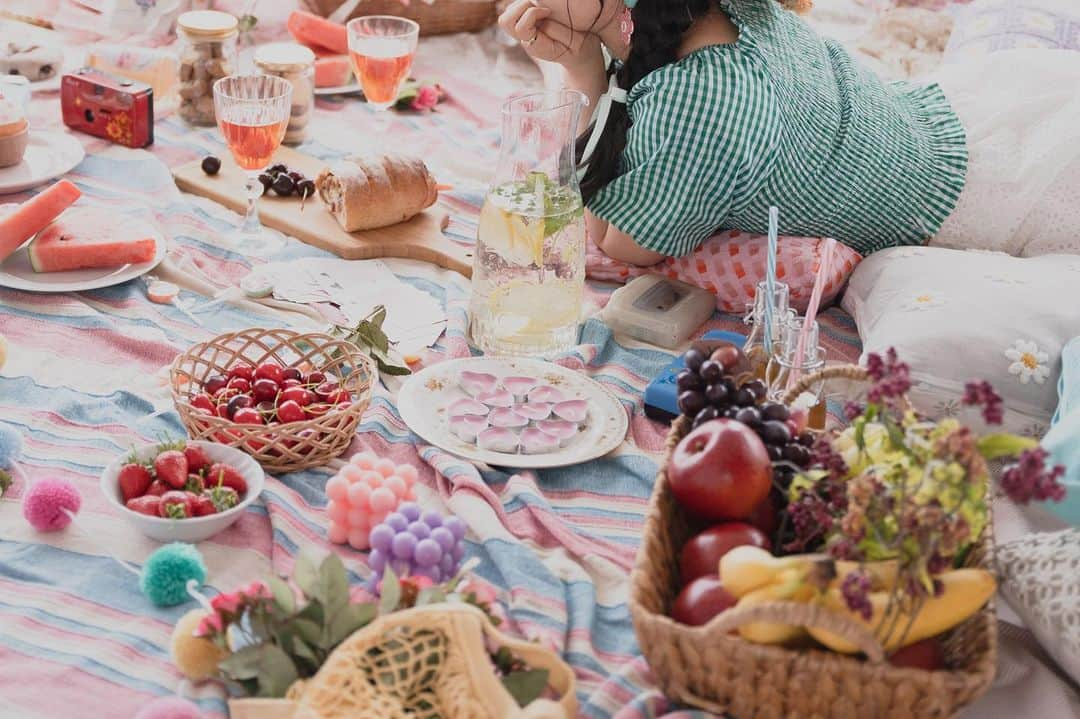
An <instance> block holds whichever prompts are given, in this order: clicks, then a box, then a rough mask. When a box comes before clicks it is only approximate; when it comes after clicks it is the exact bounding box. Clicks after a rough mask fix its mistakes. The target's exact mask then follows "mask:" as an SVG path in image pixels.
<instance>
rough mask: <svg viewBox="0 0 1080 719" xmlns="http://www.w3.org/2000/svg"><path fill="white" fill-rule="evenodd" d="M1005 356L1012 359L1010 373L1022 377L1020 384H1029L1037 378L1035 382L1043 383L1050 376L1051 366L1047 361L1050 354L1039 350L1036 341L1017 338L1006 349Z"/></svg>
mask: <svg viewBox="0 0 1080 719" xmlns="http://www.w3.org/2000/svg"><path fill="white" fill-rule="evenodd" d="M1005 358H1006V359H1008V360H1010V361H1011V362H1012V364H1010V365H1009V374H1014V375H1016V376H1017V377H1018V378H1019V379H1020V384H1027V383H1028V382H1030V381H1031V380H1035V384H1042V383H1043V382H1045V381H1046V378H1047V377H1049V376H1050V368H1049V367H1047V366H1046V363H1047V362H1049V361H1050V356H1049V355H1047V354H1046V353H1045V352H1041V351H1039V346H1038V345H1037V344H1035V343H1034V342H1028V341H1026V340H1016V342H1014V343H1013V346H1012V347H1010V348H1009V349H1007V350H1005Z"/></svg>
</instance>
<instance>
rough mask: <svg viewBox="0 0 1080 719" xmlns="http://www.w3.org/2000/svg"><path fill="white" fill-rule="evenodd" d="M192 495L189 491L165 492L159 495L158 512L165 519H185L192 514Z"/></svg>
mask: <svg viewBox="0 0 1080 719" xmlns="http://www.w3.org/2000/svg"><path fill="white" fill-rule="evenodd" d="M194 496H195V495H193V494H191V493H190V492H166V493H165V494H163V495H161V505H160V506H159V507H158V514H160V515H161V516H162V517H165V518H166V519H187V518H188V517H190V516H191V514H192V498H193V497H194Z"/></svg>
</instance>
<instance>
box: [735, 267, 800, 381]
mask: <svg viewBox="0 0 1080 719" xmlns="http://www.w3.org/2000/svg"><path fill="white" fill-rule="evenodd" d="M767 295H768V283H766V282H765V281H761V282H758V283H757V288H756V290H755V292H754V302H753V304H748V305H747V306H746V316H745V317H744V318H743V322H744V323H745V324H747V325H749V326H750V331H749V332H748V333H747V337H746V344H744V345H743V354H745V355H746V358H747V359H748V360H749V361H750V368H751V371H752V372H753V373H754V377H756V378H757V379H765V371H766V366H767V365H768V364H769V358H770V357H771V356H772V354H773V350H774V347H766V346H765V298H766V296H767ZM790 304H791V293H790V290H789V289H788V286H787V285H786V284H784V283H783V282H776V283H774V284H773V317H777V318H779V319H778V320H777V322H776V325H777V326H776V327H774V328H773V337H772V340H773V343H774V344H775V342H776V341H777V340H778V339H779V338H780V334H781V328H782V327H783V323H784V322H786V321H787V320H788V317H789V315H790V316H792V317H793V316H795V313H794V310H789V309H788V308H789V307H790Z"/></svg>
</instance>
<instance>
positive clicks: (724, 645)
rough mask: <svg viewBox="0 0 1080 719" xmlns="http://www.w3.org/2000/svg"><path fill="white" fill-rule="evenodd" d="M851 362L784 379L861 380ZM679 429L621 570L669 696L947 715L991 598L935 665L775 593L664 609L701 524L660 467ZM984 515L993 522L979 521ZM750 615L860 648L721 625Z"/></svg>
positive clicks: (806, 718) (717, 708)
mask: <svg viewBox="0 0 1080 719" xmlns="http://www.w3.org/2000/svg"><path fill="white" fill-rule="evenodd" d="M865 377H866V375H865V372H864V371H863V370H862V369H861V368H858V367H848V366H843V367H832V368H828V369H826V370H824V371H823V372H821V373H818V374H815V375H810V376H807V377H806V378H804V381H803V382H801V383H799V386H797V387H795V388H793V390H792V392H791V393H789V397H790V396H798V394H799V392H801V391H804V390H805V389H806V388H807V387H809V386H811V385H812V384H813V383H814V382H819V381H822V380H824V379H835V378H845V379H865ZM689 430H690V422H689V421H688V420H687V419H686V418H684V417H680V418H679V419H677V420H676V421H675V423H674V424H673V425H672V428H671V433H670V434H669V435H668V440H667V456H666V458H665V461H664V465H663V467H662V468H661V470H660V474H659V476H658V477H657V480H656V485H655V487H654V489H653V495H652V499H651V501H650V504H649V513H648V516H647V517H646V520H645V533H644V539H643V541H642V544H641V548H640V549H639V550H638V555H637V559H636V561H635V565H634V570H633V573H632V575H631V579H630V582H631V589H630V591H631V596H630V613H631V615H632V617H633V621H634V629H635V631H636V634H637V638H638V643H639V645H640V646H641V650H642V653H643V654H644V655H645V658H646V659H647V660H648V662H649V665H650V667H652V670H653V673H654V675H655V677H656V681H657V684H658V685H659V687H660V689H661V690H662V691H663V692H664V693H665V694H666V695H667V696H669V697H670V698H672V699H674V700H676V701H679V702H683V703H686V704H690V705H693V706H696V707H699V708H701V709H705V710H706V711H710V712H714V713H718V714H722V713H724V712H727V713H728V714H729V715H730V716H732V717H736V718H737V719H787V718H789V717H791V718H794V717H798V719H815V718H820V719H826V718H827V719H869V718H871V717H873V718H874V719H924V718H925V719H931V718H934V719H936V718H939V717H941V718H944V717H950V716H953V715H954V714H955V713H956V712H957V711H958V710H959V709H960V708H961V707H963V706H965V705H966V704H969V703H970V702H972V701H973V700H974V699H975V698H977V697H978V696H979V695H981V694H982V693H983V692H985V691H986V690H987V689H988V688H989V686H990V684H991V682H992V681H993V678H994V673H995V671H996V669H997V623H996V617H995V612H994V608H993V601H992V600H991V602H989V603H988V604H987V605H986V606H985V607H984V608H983V609H982V610H980V611H979V612H978V613H977V614H975V615H974V616H972V617H971V618H970V619H968V620H967V621H966V622H964V623H963V624H961V625H960V626H958V627H957V628H956V629H954V630H953V631H951V632H950V633H948V634H947V635H946V636H945V637H944V638H943V645H944V650H945V656H946V660H947V662H948V665H949V666H950V667H951V668H950V669H949V670H946V671H934V672H930V671H923V670H920V669H909V668H899V667H894V666H892V665H891V664H889V663H888V662H887V661H885V654H884V651H883V650H882V648H881V646H880V644H879V643H878V642H877V640H876V639H875V638H874V636H873V635H872V634H871V633H870V632H869V631H867V630H866V629H865V628H863V627H862V626H861V625H859V624H857V623H855V622H854V621H852V620H850V619H848V618H846V617H845V616H843V615H840V614H837V613H834V612H831V611H829V610H827V609H825V608H822V607H819V606H816V605H811V604H798V603H794V602H775V603H772V604H762V605H757V606H752V607H744V608H742V609H739V608H732V609H729V610H727V611H726V612H723V613H722V614H720V615H718V616H717V617H715V618H714V619H713V620H712V621H710V622H709V623H708V624H706V625H704V626H701V627H691V626H687V625H684V624H679V623H677V622H675V621H674V620H672V619H671V618H670V616H669V614H670V610H671V605H672V602H673V601H674V599H675V596H676V594H677V591H678V587H679V586H680V583H679V551H680V549H681V548H682V546H683V545H684V544H685V543H686V541H687V540H688V539H690V538H691V537H692V536H694V535H695V534H697V533H698V532H700V531H701V530H703V529H705V528H706V526H707V525H706V524H705V523H703V522H699V521H698V520H696V519H694V518H692V517H690V516H688V515H687V513H686V512H685V511H683V509H682V508H681V507H680V506H679V505H678V503H677V502H676V500H675V498H674V496H673V495H672V492H671V487H670V484H669V482H668V478H667V472H666V468H667V464H668V461H669V460H670V458H671V453H672V451H673V450H674V448H675V446H676V445H677V444H678V443H679V440H681V439H682V438H683V437H684V436H685V435H686V434H687V433H688V432H689ZM990 526H992V523H991V524H990ZM990 535H991V532H990V531H989V530H988V531H986V532H984V533H983V537H982V539H981V540H980V543H979V544H978V545H977V546H976V548H975V551H972V552H970V553H969V555H968V561H967V564H968V565H969V566H985V565H986V562H987V560H988V558H989V557H990V553H991V551H992V539H991V536H990ZM753 621H773V622H778V623H784V624H794V625H800V626H817V627H822V628H827V629H829V630H830V631H833V632H835V633H838V634H841V635H843V636H845V637H846V638H847V639H849V640H850V641H851V642H853V643H854V644H856V645H858V646H859V647H860V648H861V649H862V651H863V653H864V654H865V656H866V658H865V659H860V658H858V657H857V656H847V655H843V654H837V653H834V652H829V651H824V650H819V649H813V648H805V649H788V648H785V647H782V646H772V645H761V644H754V643H751V642H747V641H745V640H743V639H741V638H740V637H739V636H738V635H737V634H732V631H733V630H734V629H736V628H737V627H739V626H741V625H742V624H746V623H749V622H753Z"/></svg>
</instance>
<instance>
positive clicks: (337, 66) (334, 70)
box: [315, 55, 352, 87]
mask: <svg viewBox="0 0 1080 719" xmlns="http://www.w3.org/2000/svg"><path fill="white" fill-rule="evenodd" d="M351 75H352V63H351V62H350V61H349V56H348V55H326V56H323V57H319V58H318V59H316V60H315V87H342V86H343V85H348V84H349V76H351Z"/></svg>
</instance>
